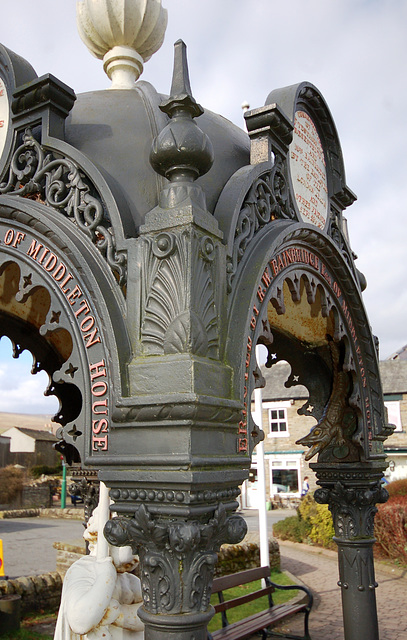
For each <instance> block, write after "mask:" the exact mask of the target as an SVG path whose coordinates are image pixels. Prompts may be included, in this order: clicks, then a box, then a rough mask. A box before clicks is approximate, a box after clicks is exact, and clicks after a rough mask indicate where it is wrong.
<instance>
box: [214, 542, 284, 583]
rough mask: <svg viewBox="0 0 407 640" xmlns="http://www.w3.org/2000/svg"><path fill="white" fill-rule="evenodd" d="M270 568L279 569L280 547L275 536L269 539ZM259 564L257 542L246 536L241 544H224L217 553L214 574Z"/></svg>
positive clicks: (221, 574)
mask: <svg viewBox="0 0 407 640" xmlns="http://www.w3.org/2000/svg"><path fill="white" fill-rule="evenodd" d="M269 558H270V568H271V569H280V547H279V545H278V542H277V540H275V538H270V540H269ZM259 566H260V547H259V544H258V542H256V541H250V538H246V539H245V540H244V541H243V542H242V543H241V544H224V545H223V546H222V547H221V549H220V551H219V553H218V564H217V565H216V567H215V575H216V576H226V575H229V574H230V573H237V572H238V571H245V570H246V569H255V568H256V567H259Z"/></svg>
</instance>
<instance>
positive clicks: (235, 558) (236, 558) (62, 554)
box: [54, 534, 280, 576]
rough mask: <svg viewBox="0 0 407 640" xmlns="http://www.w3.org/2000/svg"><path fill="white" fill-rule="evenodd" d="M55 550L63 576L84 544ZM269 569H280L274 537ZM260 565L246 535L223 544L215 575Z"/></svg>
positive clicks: (251, 538) (256, 545) (254, 544)
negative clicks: (236, 540)
mask: <svg viewBox="0 0 407 640" xmlns="http://www.w3.org/2000/svg"><path fill="white" fill-rule="evenodd" d="M54 548H55V549H56V550H57V571H58V572H59V573H60V574H61V575H62V576H64V575H65V573H66V572H67V570H68V569H69V567H70V566H71V564H73V563H74V562H75V561H76V560H78V559H79V558H80V557H81V556H82V555H83V554H84V553H85V546H84V545H83V546H82V545H81V546H79V545H78V546H77V545H72V544H67V543H65V542H54ZM269 556H270V567H271V569H280V548H279V545H278V542H277V540H276V539H275V538H270V540H269ZM259 566H260V547H259V542H258V539H256V535H255V534H254V535H253V536H250V535H249V536H246V538H245V539H244V541H243V542H242V543H241V544H224V545H222V547H221V549H220V551H219V553H218V564H217V565H216V568H215V574H216V575H217V576H224V575H228V574H230V573H237V572H238V571H245V570H246V569H254V568H255V567H259Z"/></svg>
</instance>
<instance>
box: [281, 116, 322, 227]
mask: <svg viewBox="0 0 407 640" xmlns="http://www.w3.org/2000/svg"><path fill="white" fill-rule="evenodd" d="M290 172H291V182H292V186H293V190H294V195H295V200H296V203H297V207H298V211H299V213H300V217H301V219H302V220H303V221H304V222H308V223H310V224H313V225H315V226H316V227H318V228H319V229H324V228H325V224H326V220H327V217H328V182H327V177H326V167H325V155H324V150H323V148H322V144H321V140H320V138H319V135H318V132H317V130H316V127H315V124H314V123H313V121H312V119H311V118H310V116H309V115H308V113H305V111H296V113H295V121H294V132H293V141H292V143H291V145H290Z"/></svg>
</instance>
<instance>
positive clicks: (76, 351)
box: [0, 196, 129, 468]
mask: <svg viewBox="0 0 407 640" xmlns="http://www.w3.org/2000/svg"><path fill="white" fill-rule="evenodd" d="M0 200H1V201H0V286H1V291H0V314H1V317H2V332H3V335H7V336H8V337H9V338H10V339H11V340H12V342H13V344H14V349H15V352H16V355H18V353H19V352H21V351H22V350H23V349H28V350H29V351H31V353H32V354H33V358H34V364H33V373H35V372H36V371H39V370H42V369H44V370H45V371H47V373H48V375H49V379H50V382H49V386H48V388H47V389H46V390H44V391H45V392H46V393H47V394H52V395H55V396H57V397H58V399H59V402H60V407H59V410H58V412H57V414H56V415H55V416H54V418H53V420H54V421H55V422H57V423H59V424H60V425H61V427H62V430H61V437H62V441H61V444H60V445H59V446H60V450H61V452H62V453H64V455H65V456H66V458H67V460H68V462H70V463H72V462H79V461H80V462H81V464H82V465H85V466H87V465H97V467H98V468H100V467H101V466H103V465H104V464H105V462H106V460H107V458H108V456H109V455H110V454H111V453H112V445H111V441H110V434H111V429H112V413H113V409H114V404H115V396H117V394H118V392H119V393H120V391H121V392H123V393H125V392H126V387H127V383H126V377H125V374H124V375H123V371H122V369H123V364H122V363H121V362H120V356H119V354H118V348H117V343H116V341H117V342H120V344H121V359H122V361H123V360H126V358H127V359H128V353H129V340H128V337H127V332H126V329H125V325H124V322H123V309H122V308H121V307H122V299H121V298H122V297H121V293H120V288H119V285H118V283H117V282H116V280H115V278H114V277H113V275H112V274H111V272H110V270H109V271H107V272H106V270H105V269H103V259H102V258H101V257H100V254H99V253H98V252H97V251H95V249H94V247H93V246H92V243H91V242H90V241H89V240H85V242H81V241H80V239H78V238H77V237H75V234H74V233H73V232H72V228H71V225H70V224H69V222H68V221H64V219H57V220H55V219H54V220H53V219H52V215H50V212H49V210H48V208H47V207H44V206H43V205H41V204H38V203H34V202H32V201H29V200H23V199H21V198H19V197H18V198H17V199H16V198H14V197H12V196H7V197H6V196H2V197H1V198H0ZM84 257H86V260H85V262H84ZM108 309H109V311H108ZM114 320H115V321H114ZM112 321H114V324H112ZM126 345H127V346H126ZM119 440H120V437H119V438H118V440H117V441H116V445H115V446H119V447H120V443H119V442H118V441H119Z"/></svg>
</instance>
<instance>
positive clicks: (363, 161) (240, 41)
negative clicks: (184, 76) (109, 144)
mask: <svg viewBox="0 0 407 640" xmlns="http://www.w3.org/2000/svg"><path fill="white" fill-rule="evenodd" d="M163 5H164V6H165V7H166V8H167V9H168V16H169V24H168V29H167V34H166V39H165V42H164V45H163V47H162V48H161V49H160V50H159V51H158V52H157V53H156V54H155V55H154V56H153V58H152V59H151V60H150V61H149V62H148V63H147V64H146V66H145V71H144V74H143V76H142V79H143V80H147V81H149V82H151V83H152V84H154V86H155V87H156V88H157V89H158V90H159V91H161V92H162V93H168V92H169V88H170V85H171V75H172V61H173V43H174V42H175V41H176V40H177V39H178V38H182V39H183V40H184V41H185V42H186V44H187V46H188V58H189V67H190V75H191V85H192V90H193V93H194V96H195V98H196V99H197V101H198V102H199V103H200V104H202V105H203V106H204V107H206V108H208V109H210V110H212V111H215V112H217V113H221V114H222V115H223V116H225V117H226V118H228V119H229V120H232V121H233V122H234V123H236V124H237V125H239V126H242V127H243V126H244V125H243V118H242V110H241V104H242V102H244V101H248V102H249V104H250V106H251V108H255V107H259V106H262V105H263V104H264V101H265V99H266V97H267V95H268V94H269V92H270V91H271V90H272V89H275V88H278V87H283V86H285V85H290V84H293V83H297V82H300V81H303V80H308V81H310V82H312V83H313V84H314V85H316V86H317V87H318V89H319V90H320V91H321V93H322V94H323V96H324V97H325V99H326V101H327V103H328V105H329V108H330V110H331V112H332V115H333V118H334V120H335V122H336V126H337V129H338V133H339V137H340V140H341V144H342V150H343V154H344V160H345V167H346V175H347V181H348V186H349V187H350V188H351V189H352V191H354V192H355V193H356V195H357V196H358V200H357V202H356V203H355V204H354V205H353V206H352V207H351V208H350V209H349V210H348V212H347V218H348V224H349V231H350V239H351V244H352V248H353V250H354V251H355V253H356V254H357V255H358V256H359V258H358V261H357V266H358V268H359V270H360V271H362V272H364V274H365V275H366V277H367V281H368V288H367V290H366V292H365V293H364V300H365V305H366V308H367V312H368V315H369V318H370V322H371V325H372V329H373V332H374V333H375V334H376V335H378V337H379V339H380V344H381V352H380V355H381V357H382V358H385V357H388V356H389V355H390V354H391V353H393V352H394V351H396V350H397V349H399V348H400V347H402V346H403V345H404V344H406V343H407V326H406V325H407V323H406V321H405V315H406V312H407V285H406V283H407V260H406V246H407V224H406V217H407V211H406V208H407V205H406V203H407V179H406V150H405V144H406V140H407V119H406V116H405V105H406V104H407V81H406V68H407V38H406V24H407V2H406V1H405V0H381V1H380V2H378V1H373V0H370V1H369V0H286V2H284V3H283V2H275V1H273V0H220V1H219V0H216V1H215V0H205V2H203V1H202V0H199V1H198V0H188V1H185V0H163ZM62 10H63V11H62ZM75 19H76V18H75V2H74V0H57V1H56V0H35V3H33V2H32V0H14V1H13V2H3V3H2V19H1V23H0V41H1V42H2V43H3V44H5V45H6V46H7V47H9V48H11V49H12V50H14V51H15V52H16V53H19V54H20V55H22V56H23V57H25V58H26V59H28V60H29V62H30V63H31V64H32V65H33V67H34V68H35V70H36V72H37V73H38V75H43V74H44V73H48V72H50V73H52V74H54V75H55V76H57V77H58V78H59V79H60V80H62V81H63V82H65V83H66V84H68V85H69V86H71V87H72V88H73V89H74V90H75V91H76V92H77V93H81V92H84V91H91V90H97V89H104V88H106V87H108V86H109V80H108V79H107V77H106V76H105V74H104V72H103V70H102V63H101V62H100V61H99V60H97V59H96V58H94V57H92V55H91V54H90V53H89V52H88V51H87V49H86V47H85V46H84V45H83V43H82V41H81V40H80V38H79V36H78V34H77V31H76V24H75ZM2 342H3V341H2ZM3 348H4V347H2V346H1V343H0V372H1V373H0V384H2V380H3V381H4V380H8V386H9V390H8V391H7V394H6V395H7V396H8V397H9V399H10V402H11V399H12V397H13V396H14V395H15V393H14V392H12V386H11V380H12V378H11V375H12V374H11V369H9V366H10V365H9V364H8V363H7V359H5V357H4V355H3ZM22 368H23V369H26V370H29V366H27V365H25V366H23V367H22ZM2 372H5V373H2ZM13 375H16V378H15V380H16V383H17V382H18V383H20V382H21V380H22V377H21V376H22V375H23V374H22V373H18V374H13ZM39 386H40V387H43V385H41V384H40V385H39ZM45 386H46V383H45ZM3 389H4V387H3ZM41 393H42V392H41ZM2 395H5V394H2ZM26 395H27V397H31V398H32V402H31V404H30V406H32V407H33V410H34V409H35V411H39V412H45V413H52V411H53V409H52V410H49V409H47V408H46V407H47V406H48V404H47V403H46V404H45V405H43V404H41V403H40V401H39V400H37V391H33V388H31V387H30V391H29V392H27V394H26ZM17 396H18V394H17ZM41 401H42V398H41ZM13 402H15V401H13ZM47 402H49V401H47ZM6 404H7V397H6V398H4V399H3V400H2V401H1V402H0V410H1V411H8V410H14V409H7V408H3V407H4V406H5V405H6ZM10 406H14V404H11V405H10ZM37 407H38V408H37Z"/></svg>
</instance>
